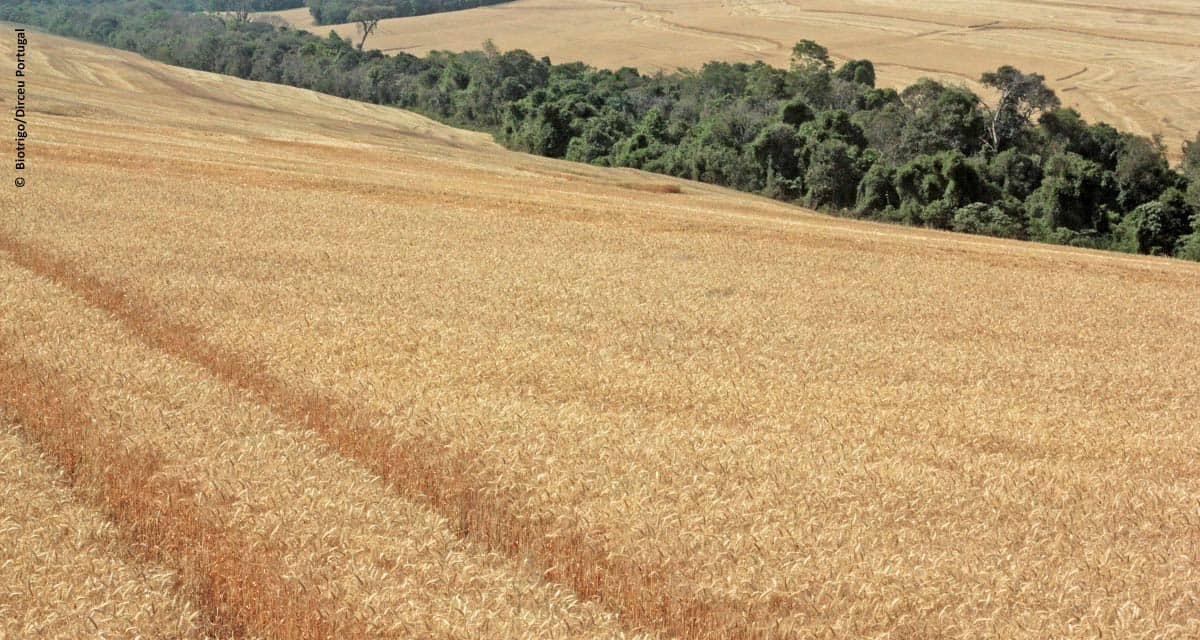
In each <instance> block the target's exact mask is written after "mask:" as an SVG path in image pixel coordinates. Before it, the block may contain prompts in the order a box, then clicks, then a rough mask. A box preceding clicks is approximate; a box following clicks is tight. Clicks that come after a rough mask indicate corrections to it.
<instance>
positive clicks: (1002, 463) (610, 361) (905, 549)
mask: <svg viewBox="0 0 1200 640" xmlns="http://www.w3.org/2000/svg"><path fill="white" fill-rule="evenodd" d="M35 35H36V37H37V40H36V42H37V46H36V47H32V51H33V63H32V64H35V65H37V68H38V69H39V77H40V80H39V93H40V98H39V106H38V107H37V111H36V114H35V115H36V122H37V123H38V129H37V138H36V140H37V146H36V149H35V151H34V152H33V155H32V159H33V161H32V169H31V170H30V171H29V173H28V178H29V186H27V187H26V188H25V189H24V190H23V191H20V192H18V191H16V190H14V189H3V190H0V206H2V207H3V210H4V211H9V212H13V213H12V214H11V215H7V216H5V217H4V218H3V219H0V301H2V302H0V347H2V348H0V403H2V404H3V405H4V406H5V407H6V408H7V410H8V411H10V412H12V413H13V414H14V415H15V416H16V418H17V419H18V420H19V421H20V424H21V428H20V431H19V433H20V437H21V438H23V439H25V440H28V441H29V442H31V443H34V444H36V446H37V447H39V448H40V449H42V450H44V451H46V452H47V455H48V457H49V459H51V460H52V461H54V462H55V463H56V464H58V465H59V466H61V467H63V468H64V469H66V470H67V471H68V472H69V475H70V477H71V481H72V483H73V485H75V487H76V491H75V495H77V496H78V499H79V500H81V501H84V502H86V503H88V504H89V505H90V507H89V508H93V509H98V510H100V511H102V512H103V513H105V514H106V515H107V517H108V518H109V519H110V520H111V522H112V526H113V527H115V529H116V530H118V531H119V532H120V536H121V538H122V539H123V540H129V541H131V542H130V544H134V545H138V546H140V547H143V548H145V549H146V550H147V552H146V553H145V555H146V556H147V557H148V558H149V559H150V560H146V561H151V560H152V561H153V562H156V563H159V564H161V565H162V566H163V567H165V568H166V569H168V570H170V571H172V572H174V574H175V575H177V576H178V578H177V579H176V582H177V583H178V588H179V592H180V593H181V594H185V595H187V594H190V595H187V598H188V600H187V602H188V603H190V604H189V605H188V606H194V607H195V608H196V609H197V610H199V611H200V612H201V615H200V616H199V619H202V620H203V621H204V627H203V628H201V629H200V630H199V631H200V632H201V633H206V634H211V635H233V636H238V637H252V636H265V637H331V636H336V637H351V638H352V637H444V638H487V637H495V638H512V637H528V638H544V637H564V638H565V637H572V638H580V637H597V638H598V637H606V638H608V637H629V636H635V635H638V634H643V635H645V636H650V637H681V638H754V637H759V638H842V637H887V636H889V634H890V636H891V637H911V638H974V637H980V636H991V637H1004V638H1045V637H1062V638H1092V637H1097V636H1101V635H1103V636H1105V637H1122V638H1180V639H1182V638H1190V637H1196V636H1197V635H1200V615H1198V614H1197V612H1198V611H1200V580H1198V579H1197V576H1200V473H1198V471H1197V467H1196V465H1195V460H1196V459H1197V457H1198V456H1200V378H1197V377H1196V376H1195V375H1194V372H1195V371H1197V370H1200V342H1198V341H1197V340H1196V336H1197V335H1200V265H1197V264H1192V263H1184V262H1179V261H1173V260H1168V259H1159V258H1150V257H1136V256H1124V255H1117V254H1106V253H1099V252H1091V251H1083V250H1075V249H1068V248H1064V247H1055V246H1047V245H1031V244H1021V243H1015V242H1007V241H999V240H991V239H985V238H980V237H970V236H960V235H955V234H948V233H937V232H927V231H921V230H916V229H906V228H894V227H887V226H882V225H874V224H866V223H859V222H854V221H846V220H836V219H832V218H827V217H823V216H819V215H816V214H811V213H807V212H804V211H803V210H800V209H796V208H793V207H788V206H784V205H781V204H777V203H774V202H771V201H768V200H764V199H761V198H756V197H752V196H748V195H744V194H738V193H735V192H731V191H727V190H722V189H717V188H713V187H709V186H706V185H700V184H695V183H689V182H683V181H677V180H672V179H670V178H664V177H662V176H653V175H647V174H640V173H637V172H633V171H627V170H603V169H599V168H595V167H589V166H584V165H574V164H569V163H563V162H556V161H552V160H548V159H544V158H537V157H531V156H525V155H520V154H514V153H510V152H507V151H504V150H502V149H500V148H498V147H497V146H496V145H494V144H492V143H491V142H489V141H488V140H487V139H486V137H485V136H480V135H478V134H472V133H467V132H461V131H455V130H452V129H448V128H445V127H442V126H440V125H437V124H434V123H431V122H429V121H428V120H425V119H423V118H419V117H417V116H415V115H412V114H409V113H406V112H403V111H399V110H394V109H387V108H382V107H376V106H371V105H365V104H359V103H352V102H347V101H342V100H338V99H334V98H330V97H327V96H322V95H318V94H314V93H310V92H305V91H300V90H296V89H291V88H287V87H281V86H274V85H265V84H257V83H248V82H242V81H238V80H234V79H230V78H226V77H220V76H213V75H209V74H202V73H198V72H191V71H185V70H179V69H172V68H168V67H164V66H162V65H158V64H154V63H151V62H147V61H145V60H143V59H140V58H138V57H136V56H134V55H132V54H126V53H120V52H114V51H111V50H106V49H101V48H97V47H92V46H88V45H82V44H78V43H74V42H70V41H66V40H62V39H58V38H53V37H50V36H44V35H40V34H35ZM11 64H12V63H11V62H3V63H0V75H3V74H6V73H11V68H10V66H5V65H11ZM99 105H102V106H99ZM22 451H24V450H22ZM20 455H21V456H26V457H28V456H30V455H32V454H28V453H21V454H20ZM2 553H4V554H6V555H5V556H4V557H3V560H0V564H2V563H3V561H6V560H9V557H8V555H7V554H10V553H11V552H10V551H9V549H8V547H7V546H6V547H4V551H3V552H2ZM130 606H131V607H132V606H135V605H133V604H131V605H130ZM0 611H3V605H0Z"/></svg>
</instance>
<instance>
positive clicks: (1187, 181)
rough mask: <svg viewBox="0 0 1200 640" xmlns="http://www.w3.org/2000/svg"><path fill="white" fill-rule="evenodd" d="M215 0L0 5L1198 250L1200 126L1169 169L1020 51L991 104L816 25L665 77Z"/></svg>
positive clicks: (303, 71)
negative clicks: (284, 19) (408, 44)
mask: <svg viewBox="0 0 1200 640" xmlns="http://www.w3.org/2000/svg"><path fill="white" fill-rule="evenodd" d="M260 1H261V2H268V3H269V2H272V1H273V0H260ZM207 4H208V3H206V2H204V0H118V1H112V0H95V1H87V0H83V1H79V0H75V1H67V0H61V1H55V0H50V1H37V2H34V1H30V0H26V1H25V2H19V3H6V4H4V5H3V6H0V19H3V20H7V21H11V22H18V23H24V24H29V25H35V26H38V27H41V28H43V29H45V30H47V31H50V32H53V33H57V34H61V35H66V36H71V37H76V38H81V39H86V40H91V41H94V42H99V43H103V44H106V45H109V46H113V47H117V48H121V49H127V50H131V51H136V52H138V53H141V54H143V55H146V56H148V57H150V58H153V59H156V60H161V61H163V62H167V63H170V64H174V65H180V66H185V67H190V68H194V69H202V70H206V71H215V72H218V73H224V74H229V75H233V76H237V77H240V78H248V79H252V80H259V81H265V82H273V83H282V84H287V85H292V86H297V87H303V88H307V89H313V90H316V91H321V92H325V93H329V94H333V95H337V96H342V97H346V98H352V99H356V100H363V101H368V102H373V103H378V104H385V105H393V106H397V107H402V108H405V109H411V110H414V111H417V112H420V113H423V114H425V115H428V116H430V117H432V118H435V119H437V120H440V121H442V122H446V123H450V124H453V125H456V126H463V127H468V128H473V129H476V130H481V131H487V132H491V133H492V134H494V135H495V137H496V139H497V140H499V141H500V142H501V143H503V144H504V145H506V146H508V147H510V148H512V149H517V150H521V151H527V152H529V153H535V154H540V155H544V156H549V157H555V158H565V159H568V160H574V161H578V162H588V163H592V164H596V165H603V166H620V167H634V168H639V169H644V170H647V171H653V172H657V173H662V174H668V175H672V176H679V177H683V178H689V179H693V180H699V181H703V182H708V183H712V184H717V185H723V186H728V187H732V188H735V189H740V190H743V191H748V192H753V193H759V194H764V195H767V196H770V197H773V198H777V199H780V200H785V201H789V202H796V203H801V204H804V205H806V206H809V207H813V208H816V209H820V210H822V211H826V212H829V213H832V214H836V215H844V216H853V217H858V218H866V219H871V220H879V221H887V222H894V223H902V224H909V225H919V226H923V227H930V228H936V229H949V230H954V231H961V232H966V233H975V234H984V235H990V236H998V237H1005V238H1017V239H1024V240H1035V241H1041V242H1050V243H1058V244H1068V245H1074V246H1083V247H1093V248H1101V249H1110V250H1116V251H1124V252H1130V253H1145V254H1158V255H1173V256H1176V257H1180V258H1187V259H1192V260H1200V135H1198V136H1197V140H1196V141H1193V142H1191V143H1188V144H1185V145H1184V148H1183V150H1182V151H1183V162H1182V163H1181V164H1180V165H1179V166H1177V167H1172V166H1171V164H1170V163H1169V161H1168V158H1167V153H1166V151H1167V150H1166V149H1165V148H1164V147H1163V145H1162V143H1161V141H1159V140H1158V139H1156V138H1146V137H1142V136H1137V135H1133V134H1130V133H1126V132H1121V131H1118V130H1117V129H1115V128H1114V127H1112V126H1110V125H1107V124H1104V123H1089V122H1087V121H1085V120H1084V119H1083V118H1082V117H1081V116H1080V115H1079V113H1077V112H1076V111H1074V110H1072V109H1069V108H1064V107H1063V106H1062V105H1061V103H1060V100H1059V99H1058V97H1057V96H1056V95H1055V93H1054V91H1053V90H1051V88H1049V87H1048V86H1047V85H1046V84H1045V82H1044V78H1043V77H1042V76H1041V75H1038V74H1036V73H1027V72H1023V71H1021V70H1018V69H1015V68H1013V67H1007V66H1006V67H1001V68H999V69H997V70H995V71H993V72H989V73H985V74H983V76H982V77H981V79H980V80H981V82H982V83H983V84H984V85H986V86H988V87H990V88H992V89H993V90H994V94H995V96H996V97H995V98H994V99H992V100H983V99H981V98H980V97H979V96H977V95H975V94H974V93H972V92H971V91H970V90H968V89H966V88H964V87H961V86H954V85H950V84H945V83H941V82H937V81H934V80H922V81H920V82H918V83H916V84H914V85H912V86H909V87H907V88H905V89H904V90H902V91H896V90H893V89H884V88H878V87H876V86H875V68H874V65H873V64H872V63H871V62H870V61H869V60H850V61H846V62H844V63H842V64H836V63H835V62H834V61H833V60H832V59H831V58H830V56H829V55H828V52H827V51H826V49H825V48H824V47H822V46H821V45H820V44H818V43H815V42H811V41H803V42H800V43H798V44H797V45H796V46H795V48H794V50H793V55H792V60H791V65H790V66H789V67H788V68H786V69H781V68H776V67H772V66H769V65H767V64H764V63H761V62H759V63H754V64H745V63H736V64H730V63H725V62H710V63H708V64H705V65H704V66H702V67H701V68H700V69H698V70H680V71H678V72H674V73H657V74H653V75H647V74H642V73H639V72H638V70H636V69H632V68H622V69H616V70H608V69H595V68H592V67H589V66H587V65H584V64H580V63H570V64H553V63H552V62H551V61H550V60H549V59H547V58H538V57H535V56H533V55H531V54H529V53H528V52H525V51H521V50H515V51H499V50H497V49H496V48H495V47H494V46H492V45H491V44H490V43H485V44H484V45H483V47H482V48H481V50H478V51H468V52H462V53H451V52H433V53H431V54H429V55H427V56H425V57H417V56H413V55H408V54H404V53H400V54H397V55H392V56H387V55H384V54H382V53H380V52H379V51H372V50H360V49H359V48H357V47H356V46H355V45H354V43H353V42H352V40H351V37H353V36H354V34H337V33H333V32H331V33H330V34H329V35H328V36H327V37H319V36H315V35H312V34H310V33H307V32H303V31H297V30H292V29H287V28H279V27H275V26H271V25H267V24H261V23H255V22H252V21H247V20H245V19H238V18H236V17H229V16H218V15H212V14H210V13H203V11H205V10H206V6H205V5H207ZM398 4H399V5H405V6H412V7H415V6H417V5H418V4H423V3H420V2H408V1H407V0H406V1H404V2H400V3H398ZM434 4H438V5H442V6H445V5H451V4H464V3H455V2H444V3H434ZM465 4H471V3H465ZM476 4H479V3H476ZM353 8H354V7H351V9H350V10H353ZM338 11H341V9H338ZM331 21H335V22H336V21H337V19H332V18H331Z"/></svg>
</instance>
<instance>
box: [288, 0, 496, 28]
mask: <svg viewBox="0 0 1200 640" xmlns="http://www.w3.org/2000/svg"><path fill="white" fill-rule="evenodd" d="M510 1H511V0H375V1H371V2H363V0H308V2H307V3H308V10H309V12H310V13H312V16H313V20H315V21H316V23H317V24H341V23H344V22H350V21H352V20H353V19H354V16H355V15H356V12H357V13H359V14H361V13H366V14H369V15H372V16H374V17H378V18H405V17H408V16H423V15H425V14H428V13H442V12H445V11H459V10H462V9H474V8H475V7H482V6H486V5H489V4H500V3H501V2H510Z"/></svg>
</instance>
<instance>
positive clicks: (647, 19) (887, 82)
mask: <svg viewBox="0 0 1200 640" xmlns="http://www.w3.org/2000/svg"><path fill="white" fill-rule="evenodd" d="M274 13H275V14H276V15H277V16H278V18H277V19H282V20H284V21H286V22H287V23H289V24H291V25H293V26H296V27H299V28H305V29H309V30H312V31H315V32H317V33H321V34H322V35H323V34H325V33H327V32H328V31H329V30H330V29H335V30H337V31H338V33H340V34H341V35H342V36H354V34H355V29H356V28H357V27H356V25H353V24H346V25H332V26H319V27H318V26H315V25H314V24H313V22H312V16H311V15H309V13H308V9H292V10H288V11H281V12H274ZM1198 34H1200V5H1198V4H1197V3H1196V2H1195V0H1146V1H1143V2H1122V1H1115V0H1107V1H1106V2H1096V1H1094V0H979V1H975V2H963V1H962V0H925V1H923V2H906V1H903V0H753V1H749V0H722V1H721V2H717V1H716V0H516V1H515V2H510V3H504V4H499V5H493V6H489V7H483V8H479V9H472V10H468V11H456V12H450V13H440V14H433V15H426V16H418V17H414V18H396V19H392V20H385V21H383V22H382V23H380V25H379V30H378V32H377V34H375V35H373V36H371V38H370V40H369V41H368V46H373V47H376V48H379V49H383V50H384V51H389V52H394V51H408V52H410V53H413V54H417V55H420V54H423V53H425V52H428V51H430V50H434V49H450V50H465V49H477V48H479V46H480V44H481V43H482V42H484V41H485V40H486V39H489V38H491V39H492V40H494V41H495V43H496V44H497V45H498V46H500V47H501V48H522V49H527V50H529V51H531V52H533V53H534V54H536V55H539V56H542V55H548V56H550V57H551V58H552V59H553V60H555V61H556V62H565V61H573V60H582V61H584V62H588V63H590V64H593V65H596V66H600V67H608V68H614V69H615V68H617V67H621V66H632V67H637V68H639V69H640V70H642V71H644V72H647V71H655V70H659V69H665V70H668V71H670V70H674V69H675V68H677V67H689V68H693V69H694V68H697V67H699V66H700V65H702V64H704V63H705V62H708V61H709V60H725V61H744V62H748V61H753V60H765V61H767V62H769V63H771V64H774V65H776V66H787V64H788V59H789V56H790V54H791V48H792V45H793V44H795V43H796V42H797V41H798V40H801V39H812V40H816V41H818V42H820V43H821V44H823V45H825V46H827V47H829V50H830V53H831V54H832V55H834V56H835V57H836V58H837V59H839V60H846V59H850V58H867V59H870V60H872V61H874V62H875V63H876V65H877V68H878V72H879V82H880V84H881V85H884V86H891V87H904V86H907V85H909V84H911V83H912V82H913V81H915V80H917V79H919V78H921V77H936V78H941V79H943V80H948V81H951V82H961V83H966V84H968V85H970V86H972V87H973V88H974V89H975V90H977V91H979V90H980V87H979V86H977V85H976V84H975V81H976V80H978V79H979V76H980V74H982V73H983V72H985V71H994V70H995V69H996V68H997V67H999V66H1000V65H1005V64H1011V65H1015V66H1016V67H1018V68H1020V69H1022V70H1023V71H1031V72H1038V73H1042V74H1044V75H1045V76H1046V78H1047V80H1048V81H1049V85H1050V86H1051V87H1052V88H1053V89H1055V90H1056V91H1057V92H1058V93H1059V96H1060V97H1061V98H1062V100H1063V103H1064V104H1065V105H1068V106H1074V107H1076V108H1077V109H1079V110H1080V111H1081V112H1082V113H1083V114H1084V115H1085V116H1087V117H1088V118H1089V119H1093V120H1103V121H1106V122H1110V123H1112V124H1113V125H1115V126H1116V127H1117V128H1119V129H1121V130H1125V131H1132V132H1134V133H1140V134H1142V135H1151V134H1155V133H1159V134H1162V135H1163V138H1164V141H1165V142H1166V144H1167V147H1168V149H1169V151H1170V152H1171V153H1172V154H1173V155H1175V156H1178V152H1179V147H1180V145H1181V144H1182V142H1183V141H1184V140H1191V139H1193V138H1194V137H1195V135H1196V132H1197V131H1198V130H1200V35H1198Z"/></svg>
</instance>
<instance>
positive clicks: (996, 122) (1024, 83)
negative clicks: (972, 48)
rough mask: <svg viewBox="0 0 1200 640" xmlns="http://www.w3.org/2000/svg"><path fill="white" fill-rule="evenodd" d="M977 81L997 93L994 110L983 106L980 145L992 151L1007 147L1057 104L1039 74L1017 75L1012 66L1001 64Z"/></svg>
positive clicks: (1050, 90) (1015, 69)
mask: <svg viewBox="0 0 1200 640" xmlns="http://www.w3.org/2000/svg"><path fill="white" fill-rule="evenodd" d="M980 82H982V83H983V84H984V85H986V86H989V87H992V88H993V89H995V90H996V91H998V92H999V93H1000V98H999V99H998V100H997V101H996V106H995V107H992V106H990V105H987V104H986V103H985V104H984V105H983V107H984V110H985V111H987V116H988V118H987V135H986V138H985V140H984V144H985V146H987V147H989V148H990V149H991V150H992V151H993V152H998V151H1002V150H1003V149H1004V148H1006V147H1007V146H1009V145H1011V144H1012V143H1013V142H1014V141H1015V140H1016V139H1017V137H1018V136H1019V135H1020V134H1021V132H1022V131H1023V130H1025V129H1026V128H1028V127H1029V126H1030V123H1031V122H1032V121H1033V117H1034V116H1035V115H1037V114H1039V113H1044V112H1046V111H1048V110H1050V109H1053V108H1054V107H1057V106H1059V104H1060V101H1059V99H1058V96H1057V95H1055V94H1054V90H1053V89H1051V88H1050V87H1047V86H1046V77H1045V76H1043V75H1042V74H1040V73H1021V72H1020V71H1019V70H1017V68H1016V67H1011V66H1008V65H1005V66H1003V67H1000V68H999V69H997V70H996V71H989V72H988V73H985V74H983V77H982V78H980Z"/></svg>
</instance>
